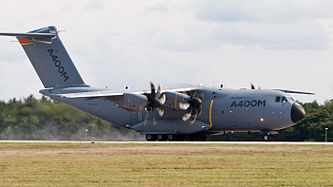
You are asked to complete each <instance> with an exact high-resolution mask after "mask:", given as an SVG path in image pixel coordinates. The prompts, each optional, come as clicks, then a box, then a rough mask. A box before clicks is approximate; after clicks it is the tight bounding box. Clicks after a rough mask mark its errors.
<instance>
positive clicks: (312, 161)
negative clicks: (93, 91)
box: [0, 143, 333, 186]
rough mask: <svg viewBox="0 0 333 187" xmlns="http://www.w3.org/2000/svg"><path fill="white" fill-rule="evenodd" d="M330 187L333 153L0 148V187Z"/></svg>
mask: <svg viewBox="0 0 333 187" xmlns="http://www.w3.org/2000/svg"><path fill="white" fill-rule="evenodd" d="M23 185H26V186H112V185H114V186H333V146H329V145H311V146H309V145H216V144H208V145H205V144H204V145H201V144H200V145H191V144H20V143H16V144H12V143H2V144H0V186H23Z"/></svg>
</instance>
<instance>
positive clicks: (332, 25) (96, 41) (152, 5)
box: [0, 0, 333, 103]
mask: <svg viewBox="0 0 333 187" xmlns="http://www.w3.org/2000/svg"><path fill="white" fill-rule="evenodd" d="M332 8H333V1H329V0H326V1H325V0H256V1H247V0H182V1H176V0H170V1H164V0H122V1H119V0H72V1H68V0H57V1H45V0H29V1H18V0H11V1H6V2H5V3H2V4H1V11H0V23H1V24H0V32H27V31H30V30H34V29H37V28H41V27H44V26H49V25H54V26H56V27H57V28H58V29H59V30H60V38H61V40H62V42H63V43H64V45H65V47H66V49H67V51H68V52H69V54H70V56H71V58H72V60H73V61H74V63H75V65H76V67H77V69H78V70H79V72H80V74H81V76H82V77H83V79H84V80H85V82H86V83H87V84H89V85H92V86H97V87H108V88H114V89H123V88H125V86H129V88H133V89H134V88H135V89H137V88H142V89H149V84H148V83H149V81H153V82H155V83H158V82H160V83H161V84H162V85H165V86H168V85H173V84H183V83H187V84H202V85H206V86H218V85H220V84H223V85H224V87H227V88H236V89H238V88H249V86H250V83H254V84H255V85H256V86H259V85H260V86H261V87H262V88H263V89H266V88H267V89H269V88H281V89H291V90H298V91H309V92H315V93H316V95H314V96H312V95H311V96H309V95H306V96H303V95H293V97H294V98H296V99H297V100H299V101H301V102H311V101H313V100H316V101H318V102H319V103H324V102H325V101H326V100H329V99H333V73H332V70H333V63H332V62H331V61H332V60H333V11H332ZM0 49H1V50H0V88H1V91H0V100H8V99H11V98H13V97H16V98H23V97H27V96H28V95H29V94H33V95H35V96H36V97H40V96H41V95H40V94H39V93H38V91H39V90H40V89H42V88H43V86H42V84H41V82H40V80H39V78H38V76H37V74H36V73H35V71H34V70H33V68H32V65H31V64H30V62H29V60H28V58H27V56H26V55H25V53H24V51H23V49H22V47H21V46H20V45H19V43H18V42H16V41H15V38H13V37H0Z"/></svg>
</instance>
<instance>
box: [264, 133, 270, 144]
mask: <svg viewBox="0 0 333 187" xmlns="http://www.w3.org/2000/svg"><path fill="white" fill-rule="evenodd" d="M263 139H264V141H265V142H267V141H270V140H271V139H272V138H271V136H270V135H268V134H265V135H264V136H263Z"/></svg>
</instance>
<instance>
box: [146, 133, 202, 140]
mask: <svg viewBox="0 0 333 187" xmlns="http://www.w3.org/2000/svg"><path fill="white" fill-rule="evenodd" d="M146 140H147V141H156V140H157V141H206V140H207V136H206V135H205V134H146Z"/></svg>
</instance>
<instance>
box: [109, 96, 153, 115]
mask: <svg viewBox="0 0 333 187" xmlns="http://www.w3.org/2000/svg"><path fill="white" fill-rule="evenodd" d="M147 101H148V100H147V97H146V96H144V95H139V94H132V93H124V95H122V96H119V97H117V98H116V99H115V100H113V102H114V103H116V104H117V107H118V108H122V109H124V110H127V111H130V112H142V111H143V110H144V107H145V106H146V104H147Z"/></svg>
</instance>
